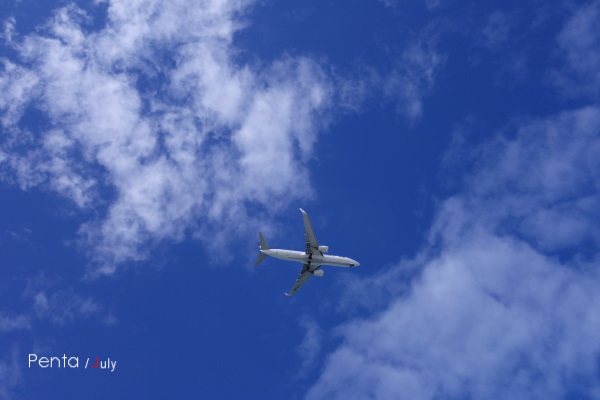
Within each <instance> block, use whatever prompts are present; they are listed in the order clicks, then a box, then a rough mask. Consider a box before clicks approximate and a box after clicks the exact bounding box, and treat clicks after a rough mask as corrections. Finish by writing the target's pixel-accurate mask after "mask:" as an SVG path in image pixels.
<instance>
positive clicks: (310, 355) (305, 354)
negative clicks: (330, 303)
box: [296, 316, 323, 374]
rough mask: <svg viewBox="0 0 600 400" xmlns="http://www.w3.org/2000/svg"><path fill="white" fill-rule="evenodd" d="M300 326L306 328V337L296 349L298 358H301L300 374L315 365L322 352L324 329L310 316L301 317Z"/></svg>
mask: <svg viewBox="0 0 600 400" xmlns="http://www.w3.org/2000/svg"><path fill="white" fill-rule="evenodd" d="M300 327H301V328H304V329H305V330H306V334H305V335H304V339H302V342H301V343H300V345H299V346H298V348H297V349H296V350H297V353H298V359H300V360H301V366H300V374H303V373H306V371H308V369H309V368H311V367H312V366H313V365H314V363H315V361H316V360H317V357H318V356H319V353H320V352H321V343H322V341H323V330H322V329H321V328H320V327H319V325H318V324H317V323H316V321H315V320H314V319H312V318H311V317H308V316H303V317H302V318H300Z"/></svg>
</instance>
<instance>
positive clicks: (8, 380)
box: [0, 347, 21, 399]
mask: <svg viewBox="0 0 600 400" xmlns="http://www.w3.org/2000/svg"><path fill="white" fill-rule="evenodd" d="M20 380H21V369H20V368H19V362H18V355H17V348H16V347H13V349H12V351H11V353H10V356H9V357H7V358H4V357H3V358H2V359H1V360H0V399H12V398H14V397H13V389H14V387H15V386H16V385H17V384H18V383H19V381H20Z"/></svg>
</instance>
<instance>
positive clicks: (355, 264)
mask: <svg viewBox="0 0 600 400" xmlns="http://www.w3.org/2000/svg"><path fill="white" fill-rule="evenodd" d="M352 261H354V264H353V265H352V266H353V267H358V266H359V265H360V263H359V262H358V261H355V260H352Z"/></svg>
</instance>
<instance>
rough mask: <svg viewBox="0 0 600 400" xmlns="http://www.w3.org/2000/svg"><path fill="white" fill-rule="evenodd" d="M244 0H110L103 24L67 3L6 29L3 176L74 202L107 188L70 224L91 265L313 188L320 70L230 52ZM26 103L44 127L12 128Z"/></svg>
mask: <svg viewBox="0 0 600 400" xmlns="http://www.w3.org/2000/svg"><path fill="white" fill-rule="evenodd" d="M250 4H251V2H248V1H216V0H214V1H205V2H203V3H202V4H200V5H194V6H191V7H190V4H189V2H188V1H182V0H180V1H173V2H169V4H165V3H161V2H156V1H151V0H114V1H110V2H109V4H108V20H107V23H106V26H105V27H104V28H103V29H102V30H100V31H91V30H89V29H87V28H86V24H87V20H88V19H89V18H88V17H87V16H86V15H85V13H84V12H83V11H81V10H80V9H78V8H76V7H75V6H68V7H65V8H62V9H60V10H58V11H57V12H56V14H55V16H54V17H53V19H52V20H51V21H50V22H49V23H48V24H47V25H46V27H45V28H44V29H42V30H40V31H39V33H36V34H31V35H29V36H26V37H24V38H23V39H22V40H21V41H13V45H14V47H15V49H16V50H17V51H18V52H19V55H20V57H21V59H22V61H23V62H22V63H17V62H15V61H7V60H5V61H4V65H5V67H4V71H3V72H2V74H1V75H0V91H1V92H2V94H0V110H1V112H2V114H1V117H2V119H1V121H2V129H3V130H4V131H5V132H7V133H8V135H7V136H6V137H5V139H4V140H3V141H2V142H1V144H0V160H1V162H2V164H3V167H2V170H0V171H2V179H4V180H7V181H15V182H17V183H18V184H19V185H20V186H21V187H22V188H23V189H28V188H30V187H32V186H36V185H41V186H42V187H45V188H48V189H50V190H52V191H55V192H57V193H60V194H61V195H63V196H65V197H67V198H69V199H71V200H72V201H73V202H74V204H76V205H77V206H78V207H79V208H83V209H85V208H95V209H100V210H103V209H104V207H106V205H107V204H106V202H107V201H109V203H108V205H107V206H108V209H107V210H106V211H105V212H104V215H103V216H101V217H100V218H99V219H97V220H93V221H88V222H87V223H85V224H83V225H82V227H81V229H80V234H81V237H82V239H83V243H84V247H85V248H91V249H92V250H91V253H92V254H93V257H94V258H95V259H96V260H97V263H98V265H99V267H98V270H99V271H102V272H105V273H110V272H112V271H114V269H115V267H116V266H117V265H119V264H120V263H123V262H126V261H128V260H141V259H144V258H145V257H146V256H147V254H148V253H147V250H148V248H149V247H151V246H152V244H154V243H156V242H160V241H163V240H170V241H178V240H181V239H182V238H183V237H184V236H185V234H186V232H190V231H191V232H194V234H195V235H196V236H198V237H208V236H213V237H214V239H213V240H211V241H209V244H210V245H215V244H218V243H219V242H220V241H222V240H223V239H222V238H223V237H224V236H226V235H227V234H230V233H231V232H233V231H238V232H241V231H244V230H245V229H248V227H249V226H251V225H252V223H254V221H253V220H252V219H251V218H249V217H248V215H247V207H248V206H252V207H253V208H256V206H258V208H259V209H260V208H268V209H269V211H270V212H273V213H276V212H277V211H278V210H280V209H282V207H284V206H285V205H286V204H288V203H289V202H291V201H293V200H294V199H299V198H304V197H306V196H307V193H310V190H309V188H310V182H309V176H308V170H307V163H308V161H309V160H310V157H311V150H312V148H313V145H314V143H315V141H316V140H317V132H318V131H319V130H322V129H323V128H324V126H323V124H324V123H325V121H326V118H325V117H324V112H325V111H326V110H327V108H328V107H329V105H330V97H331V89H330V83H329V82H328V77H327V76H326V75H325V73H324V72H323V70H322V68H321V67H320V65H319V64H318V63H317V62H316V61H314V60H312V59H310V58H306V57H289V56H288V57H286V56H282V58H281V59H280V60H279V61H276V62H274V63H273V64H271V65H258V64H250V63H247V64H243V63H240V62H239V61H236V57H235V54H236V53H235V52H236V50H235V48H234V46H233V44H232V40H233V35H234V33H235V32H236V31H237V30H239V29H240V28H242V27H243V26H244V24H245V23H246V21H245V20H244V12H245V10H246V9H247V8H248V6H249V5H250ZM28 107H29V108H35V109H37V110H39V111H41V112H42V114H43V116H44V117H45V118H47V119H48V121H47V124H46V125H47V126H42V127H37V128H36V127H33V128H30V129H29V130H27V129H25V128H22V126H23V124H22V123H23V122H26V119H27V118H26V114H25V112H26V110H27V109H28ZM24 115H25V117H24ZM36 129H37V130H36ZM107 193H110V195H111V196H113V197H112V198H107V196H106V194H107ZM255 214H256V215H257V216H258V217H260V215H259V214H260V212H257V213H255ZM240 221H248V222H240Z"/></svg>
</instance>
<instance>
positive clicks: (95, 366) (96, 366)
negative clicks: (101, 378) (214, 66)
mask: <svg viewBox="0 0 600 400" xmlns="http://www.w3.org/2000/svg"><path fill="white" fill-rule="evenodd" d="M92 367H94V368H98V357H96V365H94V364H92Z"/></svg>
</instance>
